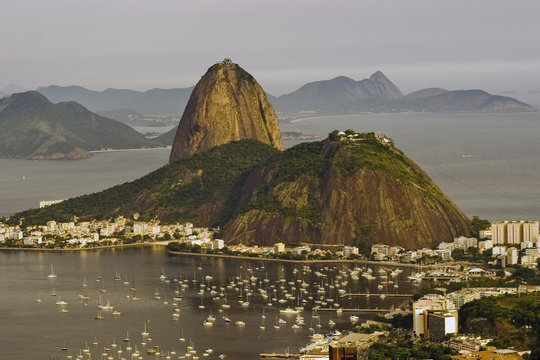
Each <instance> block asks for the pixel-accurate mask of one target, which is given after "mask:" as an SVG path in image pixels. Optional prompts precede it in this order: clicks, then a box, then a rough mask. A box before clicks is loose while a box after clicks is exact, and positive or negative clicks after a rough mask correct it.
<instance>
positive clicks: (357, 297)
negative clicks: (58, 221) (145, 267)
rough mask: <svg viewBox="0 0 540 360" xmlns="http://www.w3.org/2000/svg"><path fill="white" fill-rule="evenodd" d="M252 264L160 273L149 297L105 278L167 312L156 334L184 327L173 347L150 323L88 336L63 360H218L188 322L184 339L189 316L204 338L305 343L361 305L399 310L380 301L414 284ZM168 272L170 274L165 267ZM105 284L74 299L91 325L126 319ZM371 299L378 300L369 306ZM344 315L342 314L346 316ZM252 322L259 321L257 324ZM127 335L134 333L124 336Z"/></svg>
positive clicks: (350, 317) (338, 269) (367, 274)
mask: <svg viewBox="0 0 540 360" xmlns="http://www.w3.org/2000/svg"><path fill="white" fill-rule="evenodd" d="M255 264H257V263H256V262H254V264H253V265H255ZM257 265H258V266H252V265H246V266H240V267H239V268H238V269H237V271H236V274H235V275H232V276H217V275H216V274H207V273H205V270H204V268H203V267H202V265H201V266H199V267H197V270H196V271H195V272H193V273H190V274H187V273H178V274H174V275H170V274H167V272H166V271H165V269H162V271H161V273H158V274H157V275H156V277H155V279H154V280H153V281H152V284H144V285H145V287H146V288H148V287H149V286H152V287H153V288H154V289H155V291H153V292H152V293H148V292H142V291H139V290H138V289H137V288H136V287H135V281H134V279H131V280H129V278H128V276H127V275H126V277H125V279H124V280H122V279H121V277H120V274H119V272H118V271H115V273H114V276H111V278H109V279H111V280H112V282H113V283H118V285H117V287H116V289H118V288H119V287H120V289H121V293H123V294H124V296H125V298H124V299H122V300H123V301H122V302H125V301H129V302H135V303H137V302H139V301H141V302H144V303H145V304H147V303H152V304H154V305H159V307H158V309H160V310H159V311H166V312H169V313H170V321H171V322H172V323H168V324H167V323H165V324H163V323H160V324H158V325H153V326H154V327H159V328H161V331H163V329H164V331H167V329H172V328H175V327H178V325H172V324H179V325H180V326H181V327H182V332H181V334H179V336H178V337H177V344H175V345H174V346H173V345H171V344H170V343H168V344H166V345H165V346H164V345H160V343H161V341H160V337H159V335H158V334H157V333H158V332H156V335H154V336H151V334H150V333H151V331H150V328H149V322H145V323H144V325H143V326H142V327H141V329H136V328H135V329H134V328H130V329H126V337H125V338H124V339H123V341H121V342H120V343H118V342H117V341H116V340H115V339H114V338H113V337H111V340H109V341H106V340H101V341H98V339H97V336H94V338H93V339H90V340H85V341H84V346H79V347H78V348H77V350H73V351H72V349H69V348H68V347H66V346H64V347H62V351H63V352H66V354H65V357H66V358H67V359H81V358H85V359H89V358H95V359H107V360H109V359H110V360H114V359H118V360H121V359H154V358H160V359H161V358H163V359H199V358H224V357H225V354H224V353H220V352H219V351H214V350H213V348H206V349H202V348H199V346H196V344H195V343H196V341H194V337H192V336H190V335H189V332H190V330H191V327H193V326H196V325H194V323H193V322H191V323H190V324H186V326H185V329H186V333H188V334H186V335H184V331H183V330H184V327H183V326H182V324H183V320H182V319H183V316H182V314H184V313H186V312H188V313H189V314H190V316H194V315H195V316H198V317H200V322H199V324H200V325H199V326H200V327H201V328H202V329H204V331H205V334H207V336H208V337H212V336H216V337H219V336H222V334H223V331H230V330H231V329H237V330H236V331H244V330H242V329H244V328H245V329H254V330H255V331H258V332H260V333H261V334H266V333H269V334H272V332H274V333H275V332H277V331H292V332H295V333H297V332H298V333H305V334H306V338H307V337H308V336H314V335H315V336H316V335H317V334H320V333H325V332H326V333H328V332H336V331H338V330H343V329H348V328H351V327H353V326H354V325H356V324H358V323H359V321H360V319H361V317H362V314H363V313H364V312H365V311H364V310H366V309H365V308H366V307H367V306H370V309H368V310H377V308H378V307H379V306H386V309H384V310H385V311H388V310H393V309H394V308H397V306H396V305H398V304H397V303H396V302H395V300H393V301H386V302H385V298H386V297H391V296H392V295H395V294H400V290H401V286H403V285H406V284H407V283H408V284H409V285H410V284H411V283H412V282H413V281H415V280H413V279H408V278H407V277H406V276H402V274H401V273H402V270H401V269H399V268H397V269H386V268H378V269H376V270H374V269H372V268H369V267H353V266H350V265H339V266H320V265H304V266H297V267H295V268H294V269H293V270H292V271H291V272H290V273H286V272H285V271H283V269H282V268H281V269H280V270H279V269H278V271H277V274H276V273H274V274H271V275H269V269H268V268H267V267H266V265H264V264H257ZM51 271H52V267H51ZM168 271H169V272H171V273H172V271H171V269H168ZM51 273H52V272H51ZM54 274H55V277H49V281H51V282H52V284H51V285H56V284H58V283H60V282H61V281H62V276H61V272H60V273H59V274H56V273H54ZM109 276H110V275H109ZM107 278H108V276H106V275H105V279H104V277H103V276H102V275H101V272H98V274H97V275H96V278H95V283H96V285H95V286H92V285H91V284H89V283H88V282H87V281H86V279H83V280H82V286H81V291H80V293H79V294H78V296H77V299H78V300H79V301H80V302H81V303H82V304H83V305H84V306H88V307H89V308H93V306H92V305H91V304H92V302H94V301H95V304H96V306H95V308H94V310H93V311H92V314H91V315H89V319H91V318H93V319H94V320H96V321H110V319H112V318H122V317H123V316H124V315H123V314H124V313H125V312H124V311H121V310H122V309H120V308H119V307H118V306H117V305H116V304H115V305H113V304H114V303H115V301H117V300H118V299H117V298H116V299H115V298H114V297H112V296H111V297H110V296H108V293H107V288H106V287H105V282H106V279H107ZM90 283H92V281H91V282H90ZM138 283H139V281H138ZM122 287H123V290H122ZM405 287H406V286H405ZM94 288H95V289H94ZM53 289H54V287H53ZM370 289H371V292H370ZM375 289H376V290H375ZM92 290H94V291H95V295H94V294H92ZM117 292H118V291H117ZM51 295H52V296H55V297H56V299H57V301H56V306H57V307H59V308H60V309H61V311H62V312H67V310H68V301H66V300H65V299H67V297H64V296H63V295H60V294H56V291H54V290H53V291H52V293H51ZM374 295H376V297H377V299H376V301H375V300H373V299H372V300H370V298H372V297H374ZM116 296H117V295H116ZM38 301H39V304H40V306H43V305H45V303H46V301H43V299H42V298H41V297H39V296H38ZM70 301H71V300H70ZM370 301H371V303H370ZM400 301H402V300H400ZM370 304H371V305H370ZM141 306H142V305H141ZM361 306H362V308H361ZM382 311H383V308H381V312H382ZM345 312H346V313H347V315H344V313H345ZM66 316H69V314H68V315H66ZM257 317H259V319H258V320H255V319H256V318H257ZM94 320H89V321H94ZM286 329H289V330H286ZM129 333H132V334H137V335H136V336H129ZM100 335H101V336H103V334H100ZM261 336H263V335H261ZM265 336H267V335H265ZM88 343H90V344H91V346H89V345H88ZM261 350H262V349H261Z"/></svg>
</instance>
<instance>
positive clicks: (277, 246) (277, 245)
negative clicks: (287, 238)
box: [274, 243, 285, 254]
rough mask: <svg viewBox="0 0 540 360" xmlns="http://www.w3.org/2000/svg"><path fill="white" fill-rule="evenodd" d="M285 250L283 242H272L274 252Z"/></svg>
mask: <svg viewBox="0 0 540 360" xmlns="http://www.w3.org/2000/svg"><path fill="white" fill-rule="evenodd" d="M282 252H285V244H284V243H275V244H274V254H279V253H282Z"/></svg>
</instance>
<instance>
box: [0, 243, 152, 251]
mask: <svg viewBox="0 0 540 360" xmlns="http://www.w3.org/2000/svg"><path fill="white" fill-rule="evenodd" d="M155 245H161V244H157V243H135V244H121V245H104V246H95V247H88V248H69V249H68V248H64V249H47V248H33V247H28V248H25V247H0V251H19V250H22V251H71V252H78V251H87V250H106V249H115V248H126V247H144V246H155Z"/></svg>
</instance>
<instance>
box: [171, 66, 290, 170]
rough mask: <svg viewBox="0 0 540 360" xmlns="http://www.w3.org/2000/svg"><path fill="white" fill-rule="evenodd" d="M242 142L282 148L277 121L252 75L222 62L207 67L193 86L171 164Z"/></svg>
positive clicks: (181, 121)
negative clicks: (216, 147)
mask: <svg viewBox="0 0 540 360" xmlns="http://www.w3.org/2000/svg"><path fill="white" fill-rule="evenodd" d="M242 139H253V140H258V141H260V142H263V143H265V144H269V145H271V146H273V147H275V148H277V149H280V150H281V149H282V145H281V137H280V133H279V127H278V120H277V117H276V114H275V112H274V109H273V108H272V105H271V104H270V102H269V101H268V99H267V97H266V94H265V93H264V91H263V89H262V88H261V86H260V85H259V84H258V83H257V81H256V80H255V79H254V78H253V76H251V75H250V74H249V73H247V72H246V71H245V70H244V69H242V68H241V67H240V66H238V65H237V64H234V63H232V62H231V61H230V60H229V59H225V60H224V61H222V62H219V63H217V64H215V65H213V66H212V67H210V68H209V69H208V71H207V72H206V74H204V76H203V77H202V78H201V80H200V81H199V82H198V83H197V85H196V86H195V89H194V90H193V93H192V94H191V97H190V99H189V102H188V104H187V106H186V109H185V110H184V114H183V115H182V119H181V120H180V124H179V126H178V130H177V132H176V136H175V139H174V142H173V148H172V151H171V156H170V162H174V161H176V160H179V159H182V158H186V157H189V156H191V155H193V154H195V153H198V152H203V151H207V150H209V149H211V148H213V147H215V146H219V145H223V144H226V143H229V142H231V141H237V140H242Z"/></svg>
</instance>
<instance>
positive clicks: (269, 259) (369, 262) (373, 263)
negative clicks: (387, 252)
mask: <svg viewBox="0 0 540 360" xmlns="http://www.w3.org/2000/svg"><path fill="white" fill-rule="evenodd" d="M167 254H171V255H175V256H185V255H187V256H196V257H217V258H225V259H238V260H253V261H271V262H284V263H298V264H317V263H319V264H330V263H357V264H370V265H379V266H394V267H405V268H416V267H417V265H416V264H402V263H394V262H389V261H371V260H347V259H333V260H292V259H274V258H267V257H251V256H242V255H226V254H204V253H190V252H183V251H172V250H169V249H167ZM426 267H427V266H426Z"/></svg>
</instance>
